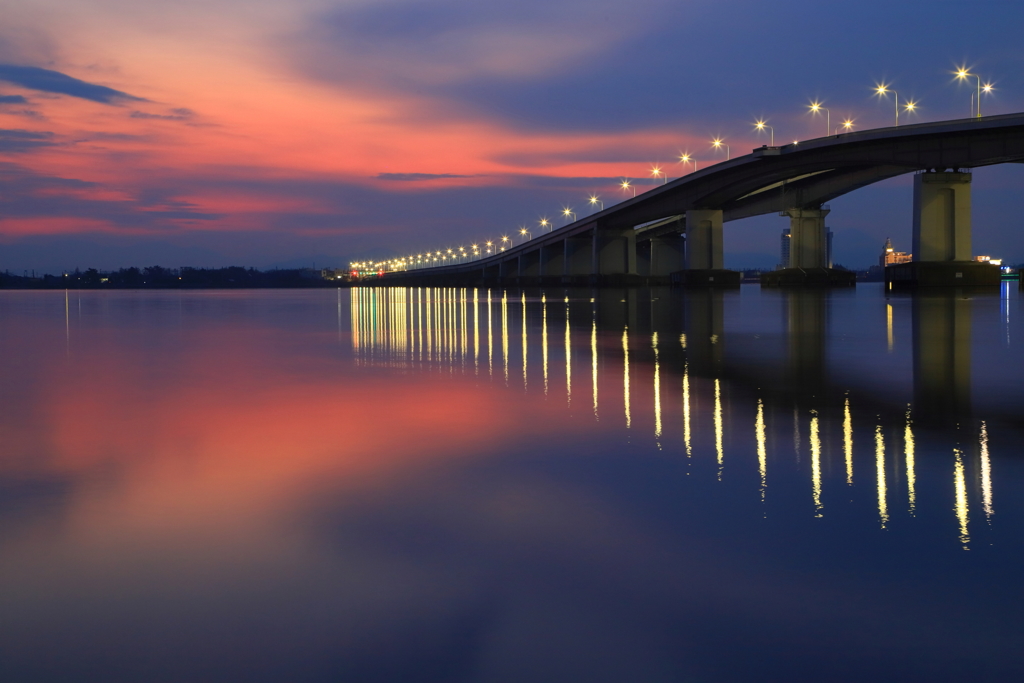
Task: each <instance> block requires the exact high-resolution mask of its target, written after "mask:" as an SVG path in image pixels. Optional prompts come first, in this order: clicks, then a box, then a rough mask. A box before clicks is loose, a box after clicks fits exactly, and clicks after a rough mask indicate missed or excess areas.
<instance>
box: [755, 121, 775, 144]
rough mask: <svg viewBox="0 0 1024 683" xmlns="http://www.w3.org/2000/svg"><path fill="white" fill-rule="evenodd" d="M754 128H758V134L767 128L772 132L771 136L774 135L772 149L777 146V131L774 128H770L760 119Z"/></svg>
mask: <svg viewBox="0 0 1024 683" xmlns="http://www.w3.org/2000/svg"><path fill="white" fill-rule="evenodd" d="M754 128H756V129H757V130H758V132H763V131H764V129H765V128H767V129H768V130H769V131H771V134H772V144H771V146H772V147H774V146H775V129H774V128H772V127H771V126H769V125H768V124H767V123H765V122H764V121H761V120H760V119H758V121H757V123H755V124H754Z"/></svg>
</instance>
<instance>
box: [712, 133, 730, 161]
mask: <svg viewBox="0 0 1024 683" xmlns="http://www.w3.org/2000/svg"><path fill="white" fill-rule="evenodd" d="M711 146H712V147H714V148H715V149H720V148H722V147H725V160H726V161H728V160H729V159H730V158H731V157H732V151H731V150H730V149H729V145H726V144H724V143H723V142H722V138H715V139H714V140H712V141H711Z"/></svg>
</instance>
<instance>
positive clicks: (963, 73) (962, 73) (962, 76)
mask: <svg viewBox="0 0 1024 683" xmlns="http://www.w3.org/2000/svg"><path fill="white" fill-rule="evenodd" d="M955 73H956V77H957V80H961V81H966V80H967V79H968V78H976V79H978V113H977V117H978V118H979V119H980V118H981V76H979V75H978V74H972V73H971V72H969V71H968V70H967V69H966V68H965V67H960V69H959V70H957V71H956V72H955ZM991 90H992V86H991V85H989V84H985V92H989V91H991ZM971 99H974V97H973V94H972V96H971ZM971 115H972V116H973V115H974V103H973V102H972V103H971Z"/></svg>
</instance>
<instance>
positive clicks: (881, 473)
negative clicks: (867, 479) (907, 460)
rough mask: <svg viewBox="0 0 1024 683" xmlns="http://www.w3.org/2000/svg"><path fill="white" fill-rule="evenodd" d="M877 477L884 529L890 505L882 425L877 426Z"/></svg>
mask: <svg viewBox="0 0 1024 683" xmlns="http://www.w3.org/2000/svg"><path fill="white" fill-rule="evenodd" d="M875 477H876V480H877V489H878V519H879V520H880V521H881V523H882V528H883V529H884V528H885V525H886V524H888V523H889V507H888V503H887V502H886V499H885V498H886V490H885V440H884V439H883V438H882V425H876V426H875Z"/></svg>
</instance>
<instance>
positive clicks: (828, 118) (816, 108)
mask: <svg viewBox="0 0 1024 683" xmlns="http://www.w3.org/2000/svg"><path fill="white" fill-rule="evenodd" d="M810 109H811V113H812V114H817V113H818V112H822V111H823V112H825V137H828V132H829V131H830V130H832V112H830V111H829V110H828V109H826V108H825V107H823V106H821V102H818V101H816V100H815V101H814V102H811V104H810Z"/></svg>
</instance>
